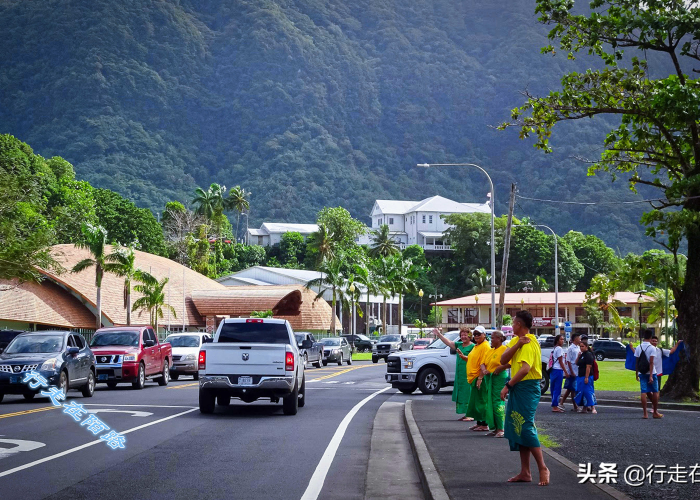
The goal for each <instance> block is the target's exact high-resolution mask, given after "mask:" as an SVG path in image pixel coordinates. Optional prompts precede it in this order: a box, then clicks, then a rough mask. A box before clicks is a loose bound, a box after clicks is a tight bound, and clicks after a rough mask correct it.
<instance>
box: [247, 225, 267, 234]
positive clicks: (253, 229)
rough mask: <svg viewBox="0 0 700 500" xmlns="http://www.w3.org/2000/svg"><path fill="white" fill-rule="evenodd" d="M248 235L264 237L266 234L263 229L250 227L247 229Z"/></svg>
mask: <svg viewBox="0 0 700 500" xmlns="http://www.w3.org/2000/svg"><path fill="white" fill-rule="evenodd" d="M248 234H250V235H251V236H266V235H267V234H268V233H267V231H265V230H264V229H255V228H252V227H251V228H249V229H248Z"/></svg>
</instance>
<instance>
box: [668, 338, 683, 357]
mask: <svg viewBox="0 0 700 500" xmlns="http://www.w3.org/2000/svg"><path fill="white" fill-rule="evenodd" d="M681 342H683V341H682V340H679V341H678V342H676V345H674V346H673V349H671V354H673V353H674V352H676V349H678V346H679V345H680V343H681Z"/></svg>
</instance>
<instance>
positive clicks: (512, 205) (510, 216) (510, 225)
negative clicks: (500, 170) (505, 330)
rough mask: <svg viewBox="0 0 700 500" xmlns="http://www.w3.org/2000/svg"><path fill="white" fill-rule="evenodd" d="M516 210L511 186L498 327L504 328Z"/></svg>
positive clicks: (513, 188) (513, 186) (513, 191)
mask: <svg viewBox="0 0 700 500" xmlns="http://www.w3.org/2000/svg"><path fill="white" fill-rule="evenodd" d="M514 209H515V184H511V185H510V204H509V206H508V225H507V226H506V237H505V241H504V243H503V265H502V266H501V289H500V296H499V299H498V317H497V318H496V325H497V326H498V328H501V327H502V326H503V303H504V302H505V299H506V281H507V278H508V255H509V254H510V233H511V231H512V229H513V210H514Z"/></svg>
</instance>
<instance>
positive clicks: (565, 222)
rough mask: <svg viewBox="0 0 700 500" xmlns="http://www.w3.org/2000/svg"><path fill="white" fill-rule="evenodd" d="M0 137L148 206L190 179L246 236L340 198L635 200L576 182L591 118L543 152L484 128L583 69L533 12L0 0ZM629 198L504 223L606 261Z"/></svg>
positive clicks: (510, 6)
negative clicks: (225, 203)
mask: <svg viewBox="0 0 700 500" xmlns="http://www.w3.org/2000/svg"><path fill="white" fill-rule="evenodd" d="M0 20H1V21H2V25H3V27H4V30H3V34H4V36H3V37H1V38H0V52H1V53H2V54H3V57H2V59H1V60H0V133H11V134H13V135H15V136H17V137H18V138H19V139H21V140H22V141H25V142H27V143H29V144H31V145H32V147H33V148H34V150H35V151H36V152H37V153H38V154H41V155H43V156H45V157H50V156H53V155H59V156H62V157H64V158H65V159H67V160H68V161H70V162H71V163H72V164H73V165H74V166H75V169H76V172H77V175H78V177H79V178H81V179H85V180H88V181H90V182H91V183H92V184H93V185H95V186H97V187H102V188H108V189H112V190H115V191H117V192H119V193H121V194H122V195H124V196H126V197H128V198H130V199H132V200H133V201H134V202H135V203H136V204H137V205H139V206H144V207H149V208H151V209H153V210H154V211H158V210H162V207H163V205H164V204H165V202H166V201H168V200H180V201H183V202H188V201H189V199H190V196H191V193H192V191H193V189H194V187H195V186H197V185H208V184H209V183H210V182H219V183H222V184H224V185H226V186H229V187H231V186H233V185H236V184H240V185H241V186H243V187H245V188H246V189H248V190H250V191H252V192H253V196H252V199H251V217H250V223H251V225H255V224H257V223H259V222H261V221H262V220H269V221H288V222H292V221H293V222H312V221H313V220H314V218H315V215H316V213H317V211H318V210H319V209H320V208H322V207H323V206H337V205H342V206H344V207H345V208H347V209H348V210H349V211H350V212H351V213H352V214H353V215H354V216H356V217H359V218H362V219H364V220H366V221H367V222H369V220H368V217H367V214H368V212H369V210H370V209H371V206H372V203H373V202H374V200H375V199H382V198H396V199H422V198H425V197H428V196H432V195H435V194H440V195H443V196H446V197H450V198H453V199H457V200H460V201H483V200H485V196H486V193H487V191H488V184H487V182H486V180H485V179H484V178H483V176H482V174H481V173H480V172H478V171H476V170H470V169H453V170H447V169H442V170H438V169H430V170H423V169H418V168H416V167H415V165H416V163H419V162H432V163H437V162H475V163H479V164H480V165H482V166H484V167H485V168H487V169H488V171H489V172H490V173H491V175H492V177H493V179H494V182H495V185H496V198H497V209H498V211H499V212H504V211H505V210H506V208H507V199H506V198H507V196H508V193H509V191H510V183H511V182H517V183H518V186H519V189H520V193H521V195H523V196H528V197H533V198H546V199H561V200H567V201H583V202H589V201H606V202H610V201H619V200H623V199H625V200H629V199H634V197H633V195H632V194H631V193H629V191H628V190H627V187H626V185H625V184H624V182H618V183H617V184H612V183H610V179H609V178H605V177H600V178H587V177H586V165H585V164H583V163H581V162H580V161H578V160H576V159H574V157H577V156H578V157H589V158H596V157H597V156H598V155H599V152H600V144H601V140H602V137H603V133H604V130H605V125H606V124H605V123H603V122H602V121H595V122H594V121H590V122H585V123H576V124H571V125H569V126H568V127H562V130H560V131H559V133H558V135H556V136H555V137H554V141H553V145H554V147H555V148H556V149H555V153H554V154H552V155H544V154H543V153H541V152H539V151H536V150H535V149H534V148H533V147H532V143H531V142H527V141H520V140H519V139H518V137H517V132H515V131H514V130H513V131H511V130H508V131H505V132H499V131H496V130H495V129H494V128H493V126H495V125H498V124H499V123H501V122H503V121H505V120H507V119H508V117H509V110H510V109H511V108H513V107H516V106H517V105H519V104H521V103H522V101H523V97H522V95H521V94H520V92H521V91H522V90H525V89H527V90H529V91H530V92H533V93H543V92H545V91H546V90H548V89H550V88H556V87H557V86H558V81H559V78H560V76H561V74H562V73H563V72H564V71H568V70H571V69H576V68H578V69H582V68H584V67H585V66H586V64H587V63H586V61H585V60H578V61H575V62H571V61H567V60H566V57H565V56H557V57H552V56H551V55H547V56H544V55H541V54H540V53H539V49H540V47H541V46H543V45H545V44H546V27H543V26H541V25H539V24H538V23H537V22H536V16H535V15H534V1H527V2H513V1H505V0H488V1H487V0H478V1H477V0H412V1H410V2H407V1H401V0H354V1H352V2H346V1H341V0H325V1H323V0H276V1H273V0H234V1H229V2H215V1H211V0H202V1H194V0H179V1H178V0H174V1H170V2H164V1H156V0H150V1H149V0H139V1H135V0H120V1H118V2H115V1H113V0H90V1H88V0H71V1H68V0H64V1H59V0H0ZM641 209H642V206H640V205H631V206H624V207H619V206H610V205H607V206H606V205H602V206H583V205H554V204H547V203H540V202H533V201H527V200H519V201H518V205H517V207H516V213H517V215H518V216H520V217H522V216H529V217H531V218H532V219H533V220H534V221H536V222H538V223H543V224H549V225H551V226H552V227H554V228H555V229H556V230H557V231H559V232H561V233H563V232H566V231H568V230H569V229H576V230H579V231H583V232H588V233H593V234H596V235H598V236H600V237H602V238H603V239H604V240H605V241H606V242H607V243H608V245H610V246H612V247H613V248H617V249H619V250H620V251H622V252H626V251H632V250H634V251H641V250H643V249H645V248H649V247H650V246H651V242H650V241H649V240H647V239H645V238H644V236H643V230H642V229H641V228H640V227H639V224H638V220H639V215H640V213H641Z"/></svg>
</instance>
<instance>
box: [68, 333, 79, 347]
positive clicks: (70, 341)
mask: <svg viewBox="0 0 700 500" xmlns="http://www.w3.org/2000/svg"><path fill="white" fill-rule="evenodd" d="M68 347H78V346H77V345H75V338H74V337H73V335H69V336H68Z"/></svg>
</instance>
